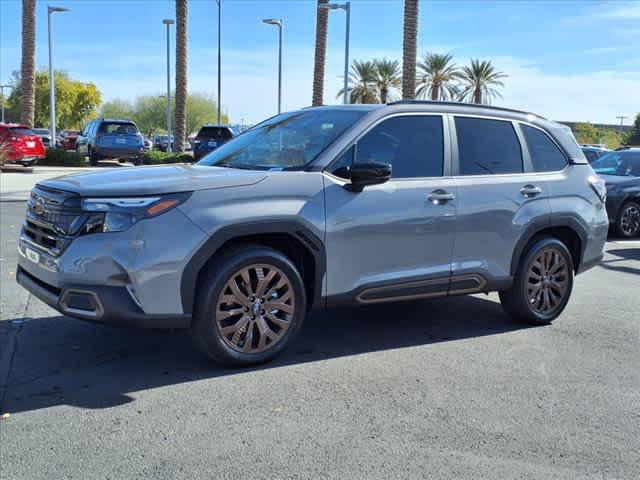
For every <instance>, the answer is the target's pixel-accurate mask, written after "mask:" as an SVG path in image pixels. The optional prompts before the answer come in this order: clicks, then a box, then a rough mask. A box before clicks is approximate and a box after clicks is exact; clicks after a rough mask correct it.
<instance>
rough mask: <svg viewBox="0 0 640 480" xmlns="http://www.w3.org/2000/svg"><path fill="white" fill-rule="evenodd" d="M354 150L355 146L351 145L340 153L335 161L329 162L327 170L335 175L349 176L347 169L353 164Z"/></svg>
mask: <svg viewBox="0 0 640 480" xmlns="http://www.w3.org/2000/svg"><path fill="white" fill-rule="evenodd" d="M354 152H355V148H354V147H353V145H352V146H351V147H350V148H349V149H348V150H347V151H346V152H344V153H343V154H342V155H340V157H338V158H337V159H336V161H334V162H333V163H332V164H331V168H330V170H329V171H330V172H331V173H332V174H333V175H335V176H336V177H340V178H351V172H350V171H349V169H350V168H351V165H352V164H353V154H354Z"/></svg>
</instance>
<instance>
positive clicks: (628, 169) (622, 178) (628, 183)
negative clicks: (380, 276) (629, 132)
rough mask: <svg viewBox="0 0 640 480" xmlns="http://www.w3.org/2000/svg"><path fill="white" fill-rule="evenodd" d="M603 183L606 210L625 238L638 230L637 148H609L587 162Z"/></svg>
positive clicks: (639, 155)
mask: <svg viewBox="0 0 640 480" xmlns="http://www.w3.org/2000/svg"><path fill="white" fill-rule="evenodd" d="M591 166H592V167H593V169H594V170H595V171H596V173H597V174H598V175H600V177H602V179H603V180H604V181H605V183H606V186H607V214H608V215H609V222H611V225H613V226H614V227H615V229H616V231H617V232H618V233H619V234H620V235H622V236H623V237H626V238H631V237H635V236H637V235H638V234H640V148H626V149H622V150H616V151H615V152H609V153H607V154H605V155H603V156H601V157H600V158H598V159H597V160H596V161H595V162H593V163H592V164H591Z"/></svg>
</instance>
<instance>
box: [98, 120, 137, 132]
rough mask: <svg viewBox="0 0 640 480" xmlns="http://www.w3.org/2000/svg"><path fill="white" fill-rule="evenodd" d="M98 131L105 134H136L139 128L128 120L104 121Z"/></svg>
mask: <svg viewBox="0 0 640 480" xmlns="http://www.w3.org/2000/svg"><path fill="white" fill-rule="evenodd" d="M98 132H100V133H104V134H107V135H109V134H117V135H123V134H124V135H135V134H136V133H138V129H137V128H136V126H135V125H134V124H133V123H127V122H102V123H101V124H100V128H99V129H98Z"/></svg>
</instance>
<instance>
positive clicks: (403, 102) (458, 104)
mask: <svg viewBox="0 0 640 480" xmlns="http://www.w3.org/2000/svg"><path fill="white" fill-rule="evenodd" d="M387 105H446V106H456V107H477V108H488V109H491V110H501V111H503V112H512V113H523V114H525V115H535V116H536V117H538V118H542V119H544V117H541V116H540V115H538V114H536V113H532V112H527V111H525V110H516V109H514V108H505V107H496V106H494V105H485V104H480V103H464V102H444V101H438V100H398V101H395V102H390V103H388V104H387Z"/></svg>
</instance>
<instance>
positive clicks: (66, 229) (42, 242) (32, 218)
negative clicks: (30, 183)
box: [23, 186, 87, 256]
mask: <svg viewBox="0 0 640 480" xmlns="http://www.w3.org/2000/svg"><path fill="white" fill-rule="evenodd" d="M86 220H87V214H86V213H83V212H82V209H81V199H80V197H79V196H78V195H76V194H73V193H70V192H65V191H62V190H54V189H50V188H45V187H41V186H36V187H35V188H34V189H33V190H32V191H31V198H30V199H29V202H28V203H27V215H26V219H25V222H24V225H23V234H24V235H25V236H26V237H27V238H28V239H29V241H30V242H31V243H34V244H35V245H38V246H40V247H42V248H44V249H45V250H47V251H48V252H49V253H51V254H52V255H55V256H58V255H60V254H61V253H62V252H63V251H64V250H65V248H67V246H68V245H69V243H71V241H72V240H73V238H74V237H75V236H76V235H77V234H78V232H79V231H80V228H81V227H82V225H83V224H84V223H85V222H86Z"/></svg>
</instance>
